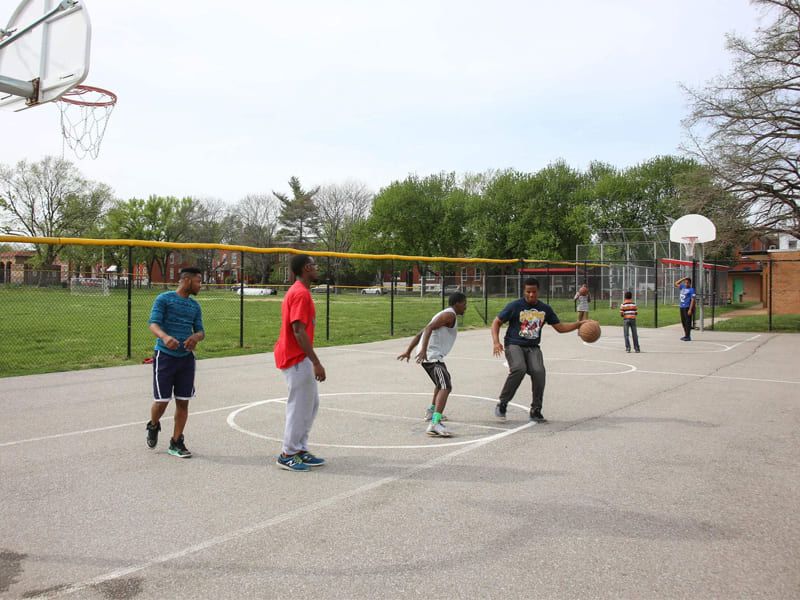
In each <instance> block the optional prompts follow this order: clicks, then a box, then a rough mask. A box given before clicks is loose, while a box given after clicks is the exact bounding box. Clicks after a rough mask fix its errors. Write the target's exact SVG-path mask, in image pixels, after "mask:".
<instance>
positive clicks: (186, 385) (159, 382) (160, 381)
mask: <svg viewBox="0 0 800 600" xmlns="http://www.w3.org/2000/svg"><path fill="white" fill-rule="evenodd" d="M194 370H195V359H194V354H193V353H191V352H190V353H189V354H187V355H186V356H172V355H171V354H167V353H166V352H161V351H160V350H157V351H156V353H155V356H154V357H153V399H154V400H155V401H156V402H169V401H170V400H171V399H172V394H173V392H174V393H175V399H176V400H191V399H192V398H194Z"/></svg>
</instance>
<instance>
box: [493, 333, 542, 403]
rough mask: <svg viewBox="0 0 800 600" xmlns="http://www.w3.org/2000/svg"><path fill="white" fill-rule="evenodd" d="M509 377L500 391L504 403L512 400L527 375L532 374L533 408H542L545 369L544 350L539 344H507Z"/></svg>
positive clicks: (501, 400)
mask: <svg viewBox="0 0 800 600" xmlns="http://www.w3.org/2000/svg"><path fill="white" fill-rule="evenodd" d="M506 361H508V370H509V373H508V377H507V378H506V382H505V384H504V385H503V390H502V391H501V392H500V402H501V403H502V404H503V405H506V404H508V403H509V402H511V399H512V398H513V397H514V394H516V392H517V388H518V387H519V384H520V383H522V380H523V379H525V375H530V376H531V408H534V409H537V410H541V409H542V400H543V399H544V383H545V370H544V360H543V359H542V351H541V349H540V348H539V346H515V345H513V344H507V345H506Z"/></svg>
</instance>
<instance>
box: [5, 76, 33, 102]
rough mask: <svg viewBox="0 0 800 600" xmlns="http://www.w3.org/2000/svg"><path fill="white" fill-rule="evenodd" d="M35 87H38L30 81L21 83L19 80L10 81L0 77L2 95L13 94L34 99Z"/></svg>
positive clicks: (9, 78)
mask: <svg viewBox="0 0 800 600" xmlns="http://www.w3.org/2000/svg"><path fill="white" fill-rule="evenodd" d="M37 87H38V86H37V85H36V84H35V83H34V82H32V81H22V80H21V79H12V78H11V77H3V76H2V75H0V92H2V93H4V94H13V95H14V96H22V97H23V98H28V99H35V98H36V88H37Z"/></svg>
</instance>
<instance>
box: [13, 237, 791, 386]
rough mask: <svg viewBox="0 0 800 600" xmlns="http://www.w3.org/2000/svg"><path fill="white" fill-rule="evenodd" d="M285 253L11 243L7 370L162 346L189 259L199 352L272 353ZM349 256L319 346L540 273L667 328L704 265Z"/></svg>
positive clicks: (375, 331)
mask: <svg viewBox="0 0 800 600" xmlns="http://www.w3.org/2000/svg"><path fill="white" fill-rule="evenodd" d="M70 250H74V249H73V248H71V247H69V246H65V247H64V249H63V250H62V252H61V255H62V256H64V257H66V256H68V255H69V254H70ZM283 252H284V253H283V254H281V253H280V251H277V252H275V253H274V254H273V255H271V257H270V258H271V261H272V262H271V264H270V268H269V274H268V276H265V274H264V273H263V272H262V271H261V270H260V269H262V268H263V266H264V257H263V255H262V254H259V253H258V252H247V251H243V250H234V251H228V252H227V253H225V254H224V255H223V254H221V253H220V252H217V254H216V255H209V253H208V250H207V249H186V248H183V247H182V248H180V249H178V250H175V251H174V252H173V253H172V254H164V258H163V263H159V264H163V267H162V266H159V265H155V266H154V265H153V264H152V263H151V264H147V261H146V260H144V259H142V258H140V257H139V256H137V254H136V249H134V248H132V247H125V246H122V247H108V246H107V247H104V248H103V255H102V256H101V257H100V259H101V260H99V261H98V260H96V259H97V258H98V257H97V256H96V255H92V256H91V257H90V258H89V259H86V258H84V259H83V261H82V262H81V261H78V260H63V262H62V260H58V261H54V264H53V265H52V266H51V267H50V268H48V269H36V268H34V267H33V266H32V264H33V263H34V259H35V258H36V257H35V256H34V253H33V252H32V251H17V252H6V253H3V254H2V255H0V315H1V317H0V376H7V375H15V374H24V373H38V372H47V371H57V370H69V369H80V368H88V367H101V366H110V365H117V364H126V363H127V364H130V363H131V362H142V361H143V360H144V359H146V358H148V357H149V356H151V355H152V349H153V344H154V341H155V339H154V337H153V335H152V334H151V333H150V331H149V330H148V327H147V325H148V318H149V314H150V310H151V307H152V304H153V301H154V300H155V298H156V296H157V295H158V294H159V293H162V292H163V291H165V290H171V289H175V287H176V286H177V279H178V272H179V270H180V267H181V266H185V265H192V266H199V267H200V268H201V269H202V270H203V280H204V284H203V288H202V290H201V292H200V293H199V295H198V296H197V300H198V302H199V303H200V306H201V307H202V311H203V321H204V325H205V330H206V339H205V340H204V341H203V342H202V343H201V344H200V345H199V346H198V349H197V354H198V357H200V358H204V357H213V356H228V355H235V354H248V353H257V352H270V351H271V350H272V348H273V346H274V343H275V341H276V339H277V336H278V332H279V329H280V309H281V301H282V298H283V296H284V294H285V291H286V290H287V289H288V287H289V286H290V285H291V283H290V279H291V277H290V275H289V270H288V259H289V257H290V256H291V255H290V254H288V253H285V252H287V251H283ZM339 259H340V257H337V258H334V259H330V258H327V257H325V256H320V257H319V258H318V259H317V260H318V262H319V264H320V280H319V282H318V283H317V284H316V285H315V286H314V287H313V288H312V293H313V296H314V298H315V305H316V311H317V321H316V330H315V343H316V345H318V346H325V345H333V344H337V345H339V344H351V343H359V342H365V341H372V340H377V339H385V338H388V337H391V336H397V337H402V336H410V335H414V334H415V333H417V332H418V331H419V330H420V329H421V328H422V327H423V326H424V325H425V324H426V323H427V322H428V321H429V320H430V318H431V317H432V316H433V315H434V314H435V313H436V312H438V311H439V310H442V308H444V307H445V306H446V304H447V297H448V296H449V294H450V293H452V292H455V291H461V292H463V293H465V294H466V295H467V298H468V308H467V313H466V314H465V315H464V316H463V317H462V318H461V323H460V326H461V327H465V328H469V327H484V326H486V325H488V324H490V323H491V321H492V320H493V319H494V317H495V316H496V315H497V314H498V312H499V311H500V310H501V309H502V307H503V306H504V305H505V304H506V303H507V302H509V301H511V300H513V299H516V298H519V297H520V296H521V293H522V282H523V280H524V279H525V278H527V277H535V278H537V279H538V281H539V283H540V289H539V297H540V299H541V300H543V301H544V302H547V303H548V304H551V305H552V306H553V308H554V309H555V311H556V312H557V313H558V314H559V315H560V317H561V318H562V320H564V321H570V320H573V319H574V318H575V293H576V290H577V289H578V288H579V287H580V286H581V285H582V284H584V283H585V284H587V286H588V288H589V290H590V295H591V300H592V310H593V311H594V315H595V316H597V315H600V316H599V317H598V318H601V320H602V317H603V316H605V317H607V318H608V319H614V318H616V316H618V315H615V313H618V310H617V307H618V305H619V303H620V301H621V299H622V294H623V292H624V291H626V290H630V291H632V292H633V293H634V298H635V300H636V302H637V303H638V304H639V305H640V306H641V307H642V308H643V309H644V310H645V311H647V310H650V309H652V317H649V316H647V317H645V319H644V321H645V323H644V326H647V325H654V326H658V325H659V324H660V322H659V306H661V307H662V309H661V310H662V314H663V312H664V308H663V307H669V309H668V310H667V311H666V312H667V313H669V316H670V318H669V319H667V318H662V319H661V324H665V323H666V322H675V315H676V314H677V311H676V310H674V309H673V307H672V306H671V305H675V304H676V303H677V290H676V289H675V287H674V285H673V284H674V281H675V280H677V279H679V278H681V277H684V276H690V277H692V276H693V275H694V277H693V279H694V281H696V282H697V281H698V273H699V269H698V266H697V265H696V264H692V263H691V262H687V261H680V260H679V261H677V263H675V262H668V261H662V260H659V261H654V262H652V263H650V264H649V265H648V264H642V263H634V262H609V263H607V264H604V265H601V264H597V263H590V262H588V261H584V262H582V263H556V262H553V263H546V262H534V261H496V262H449V261H447V260H432V259H424V260H402V259H401V258H397V259H388V260H387V259H383V260H371V259H369V258H365V257H364V256H363V255H359V257H358V258H352V259H348V260H347V261H346V262H343V261H342V260H339ZM789 264H790V263H785V265H784V266H783V268H784V269H788V265H789ZM793 264H797V265H800V261H795V263H793ZM728 267H730V265H708V264H706V265H705V268H704V269H703V277H702V280H703V285H702V286H699V285H696V287H698V291H699V292H701V296H700V297H701V298H702V299H703V302H702V305H703V306H704V307H707V308H708V309H709V310H710V311H711V317H712V319H713V316H714V307H716V306H719V305H721V304H726V303H727V302H729V301H730V299H731V296H732V295H733V294H734V292H735V291H736V289H737V288H736V287H735V285H733V282H731V280H730V277H731V276H730V274H729V273H728ZM764 270H765V272H770V273H771V272H772V271H771V270H769V269H766V268H765V269H764ZM795 277H796V275H795ZM762 279H763V278H762ZM262 281H263V282H262ZM781 281H783V279H781ZM795 281H796V279H795ZM763 282H764V283H763V284H762V291H761V296H762V297H763V298H764V300H765V302H764V304H765V305H767V306H768V307H772V306H773V303H772V302H769V303H768V302H767V301H766V300H767V298H768V294H769V293H771V292H770V290H772V289H773V284H772V280H771V279H769V278H766V279H763ZM783 285H784V284H783V283H781V286H783ZM789 287H791V286H789ZM798 288H800V286H798V285H795V286H794V289H795V290H797V289H798ZM742 293H743V292H742ZM776 294H779V295H780V296H781V297H783V296H786V295H787V294H788V295H790V294H791V290H790V289H784V288H783V287H780V289H779V290H778V291H777V292H776ZM740 299H741V298H740ZM603 311H605V312H603ZM666 316H667V315H665V317H666ZM771 323H772V312H770V326H771ZM712 326H713V321H712Z"/></svg>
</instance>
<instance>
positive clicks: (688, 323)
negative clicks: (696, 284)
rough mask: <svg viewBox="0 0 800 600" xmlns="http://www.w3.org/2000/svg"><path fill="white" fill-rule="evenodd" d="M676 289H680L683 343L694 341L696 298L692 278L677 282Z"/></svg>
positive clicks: (684, 278)
mask: <svg viewBox="0 0 800 600" xmlns="http://www.w3.org/2000/svg"><path fill="white" fill-rule="evenodd" d="M675 287H676V288H678V289H680V308H681V324H682V325H683V337H682V338H681V341H682V342H691V341H692V314H693V313H694V297H695V295H696V293H695V291H694V288H693V287H692V278H691V277H683V278H681V279H678V281H676V282H675Z"/></svg>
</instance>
